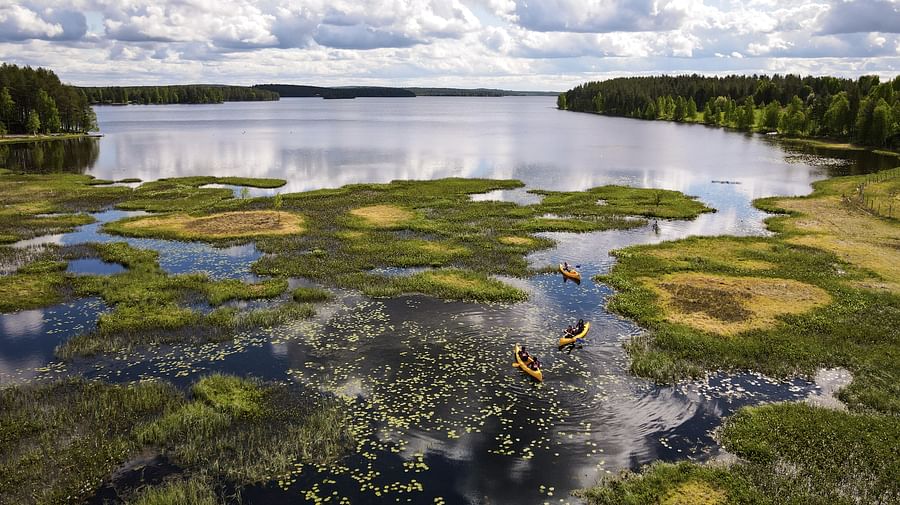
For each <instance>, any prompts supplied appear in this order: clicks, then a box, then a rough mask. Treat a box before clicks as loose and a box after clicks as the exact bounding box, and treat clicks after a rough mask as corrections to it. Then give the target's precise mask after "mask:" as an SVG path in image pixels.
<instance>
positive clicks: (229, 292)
mask: <svg viewBox="0 0 900 505" xmlns="http://www.w3.org/2000/svg"><path fill="white" fill-rule="evenodd" d="M287 288H288V282H287V280H285V279H267V280H264V281H261V282H257V283H246V282H243V281H240V280H238V279H225V280H221V281H217V282H209V283H206V284H205V285H204V286H203V293H204V294H205V295H206V298H207V300H209V303H211V304H213V305H221V304H222V303H225V302H227V301H229V300H252V299H260V298H275V297H277V296H279V295H281V294H282V293H284V292H285V291H286V290H287Z"/></svg>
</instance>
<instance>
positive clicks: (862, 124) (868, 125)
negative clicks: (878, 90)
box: [856, 76, 878, 144]
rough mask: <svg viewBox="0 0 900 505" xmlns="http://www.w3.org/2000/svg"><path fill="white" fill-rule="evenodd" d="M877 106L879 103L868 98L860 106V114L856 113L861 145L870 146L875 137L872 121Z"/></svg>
mask: <svg viewBox="0 0 900 505" xmlns="http://www.w3.org/2000/svg"><path fill="white" fill-rule="evenodd" d="M863 77H866V76H863ZM876 105H878V102H877V101H876V100H874V99H872V98H866V99H864V100H863V101H862V102H860V104H859V112H857V113H856V140H857V141H858V142H859V143H861V144H868V143H869V139H870V138H872V137H873V135H872V119H873V118H874V115H875V106H876Z"/></svg>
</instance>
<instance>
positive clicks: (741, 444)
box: [577, 403, 900, 505]
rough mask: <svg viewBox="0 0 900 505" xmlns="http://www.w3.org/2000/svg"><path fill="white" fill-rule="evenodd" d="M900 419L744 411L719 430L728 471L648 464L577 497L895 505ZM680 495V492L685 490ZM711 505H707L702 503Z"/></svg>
mask: <svg viewBox="0 0 900 505" xmlns="http://www.w3.org/2000/svg"><path fill="white" fill-rule="evenodd" d="M898 433H900V419H898V418H897V417H896V416H889V415H866V414H847V413H845V412H839V411H833V410H828V409H824V408H821V407H813V406H809V405H805V404H797V403H794V404H774V405H764V406H760V407H745V408H743V409H741V410H740V411H738V413H737V414H736V415H735V416H733V417H732V418H730V419H729V420H728V421H727V422H726V423H725V427H724V429H723V430H722V433H721V438H722V442H723V444H724V445H725V447H726V448H727V449H728V450H729V451H730V452H733V453H734V454H736V455H737V456H738V457H740V458H741V459H739V460H738V461H737V462H736V463H732V464H716V463H711V464H697V463H691V462H681V463H676V464H672V463H655V464H653V465H650V466H647V467H645V468H644V469H643V470H642V471H641V472H640V473H632V472H623V473H622V474H620V475H617V476H614V477H611V478H609V479H605V480H603V481H601V482H600V483H599V484H598V485H597V486H595V487H593V488H589V489H585V490H582V491H579V492H578V493H577V494H578V495H579V496H581V497H583V498H585V500H586V501H587V503H588V504H590V505H599V504H635V505H637V504H644V503H679V502H677V501H674V500H675V499H676V498H677V497H683V498H690V501H687V502H681V503H704V500H707V501H708V502H709V503H759V504H773V505H775V504H782V503H834V504H848V505H849V504H860V503H896V502H897V500H898V499H900V467H898V465H897V454H896V447H897V445H896V440H897V434H898ZM686 487H687V489H685V488H686ZM709 500H713V501H709Z"/></svg>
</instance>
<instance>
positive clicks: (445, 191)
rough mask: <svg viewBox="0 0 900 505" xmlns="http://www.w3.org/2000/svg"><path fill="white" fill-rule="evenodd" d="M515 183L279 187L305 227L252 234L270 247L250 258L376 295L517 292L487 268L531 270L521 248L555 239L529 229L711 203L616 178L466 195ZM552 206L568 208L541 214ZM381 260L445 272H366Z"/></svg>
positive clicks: (263, 270)
mask: <svg viewBox="0 0 900 505" xmlns="http://www.w3.org/2000/svg"><path fill="white" fill-rule="evenodd" d="M521 186H522V183H521V182H520V181H515V180H485V179H441V180H436V181H394V182H392V183H389V184H356V185H350V186H344V187H342V188H338V189H329V190H318V191H310V192H306V193H295V194H285V195H283V206H284V208H285V209H286V210H294V211H296V212H299V213H302V214H303V215H304V216H306V218H307V223H308V225H309V227H308V229H307V231H306V233H304V234H303V235H302V236H292V237H271V238H263V239H260V240H258V241H257V247H258V248H259V249H261V250H262V251H264V252H266V253H269V254H267V255H266V256H264V257H263V258H261V259H260V260H259V261H257V262H256V263H255V264H254V265H253V271H254V272H255V273H258V274H264V275H279V276H294V277H305V278H309V279H313V280H315V281H317V282H322V283H325V284H331V285H335V286H339V287H345V288H351V289H359V290H362V291H363V292H364V293H366V294H369V295H372V296H396V295H398V294H402V293H413V292H418V293H424V294H427V295H432V296H439V297H444V298H450V299H467V300H477V301H518V300H522V299H524V297H525V295H524V293H523V292H522V291H520V290H517V289H514V288H511V287H506V288H501V287H500V286H499V285H498V284H497V283H496V281H494V280H492V279H490V276H492V275H509V276H518V277H523V276H527V275H530V274H532V273H533V272H532V270H531V269H530V268H529V267H528V264H527V262H526V261H525V259H524V256H525V255H527V254H528V253H530V252H533V251H536V250H539V249H545V248H548V247H551V246H552V245H553V244H554V242H553V241H551V240H548V239H546V238H542V237H537V236H535V235H534V233H537V232H542V231H571V232H589V231H598V230H608V229H613V228H615V229H620V228H631V227H635V226H641V225H642V224H644V221H642V220H640V219H633V218H626V214H628V213H631V212H640V213H641V214H645V215H655V216H678V217H685V218H691V217H696V215H698V214H699V213H700V212H703V211H707V210H710V209H707V208H706V207H704V206H703V205H702V204H700V203H699V202H697V201H696V200H694V199H692V198H689V197H686V196H684V195H682V194H680V193H675V192H665V196H664V197H663V198H662V199H661V201H660V202H659V203H658V205H657V204H656V202H655V201H654V197H653V195H652V194H651V193H652V192H651V191H649V190H640V189H633V188H621V187H617V188H597V189H595V190H589V191H588V192H585V194H586V195H587V196H585V195H582V193H579V192H573V193H548V196H549V200H550V203H549V204H546V203H542V204H538V205H530V206H520V205H516V204H514V203H509V202H497V201H472V200H471V199H470V198H469V195H471V194H475V193H484V192H488V191H493V190H497V189H513V188H517V187H521ZM645 193H646V194H645ZM598 195H602V196H607V197H609V198H610V201H609V203H608V204H607V205H604V206H602V210H596V211H595V210H593V209H592V208H593V207H597V208H600V207H601V206H598V205H596V201H597V199H598ZM588 202H589V205H588ZM251 205H259V206H262V205H265V202H253V203H251ZM585 205H588V207H590V208H586V207H584V206H585ZM648 205H649V206H648ZM651 207H652V208H651ZM549 212H560V213H563V214H565V215H564V216H561V217H557V218H546V217H543V216H544V215H545V214H547V213H549ZM384 267H399V268H406V267H430V268H434V269H436V271H437V272H443V273H422V274H418V275H413V276H410V277H404V278H388V277H386V276H381V275H377V274H373V273H371V271H372V270H374V269H378V268H384ZM447 272H450V273H447Z"/></svg>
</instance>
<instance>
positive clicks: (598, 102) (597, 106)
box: [594, 93, 603, 112]
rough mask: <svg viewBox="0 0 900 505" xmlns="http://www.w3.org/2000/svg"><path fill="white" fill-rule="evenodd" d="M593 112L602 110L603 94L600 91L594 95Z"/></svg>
mask: <svg viewBox="0 0 900 505" xmlns="http://www.w3.org/2000/svg"><path fill="white" fill-rule="evenodd" d="M594 112H603V95H602V94H600V93H597V95H596V96H595V97H594Z"/></svg>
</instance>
